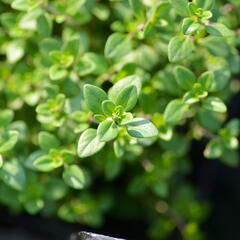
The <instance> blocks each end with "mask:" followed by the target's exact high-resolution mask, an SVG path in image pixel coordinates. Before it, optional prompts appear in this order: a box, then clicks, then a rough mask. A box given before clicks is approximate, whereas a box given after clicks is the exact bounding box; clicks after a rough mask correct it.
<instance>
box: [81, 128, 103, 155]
mask: <svg viewBox="0 0 240 240" xmlns="http://www.w3.org/2000/svg"><path fill="white" fill-rule="evenodd" d="M104 145H105V143H104V142H100V140H99V137H98V136H97V130H96V129H92V128H89V129H87V130H85V131H84V132H83V133H82V135H81V136H80V138H79V142H78V149H77V152H78V156H79V157H81V158H85V157H89V156H91V155H93V154H95V153H97V152H98V151H100V150H101V149H102V148H103V147H104Z"/></svg>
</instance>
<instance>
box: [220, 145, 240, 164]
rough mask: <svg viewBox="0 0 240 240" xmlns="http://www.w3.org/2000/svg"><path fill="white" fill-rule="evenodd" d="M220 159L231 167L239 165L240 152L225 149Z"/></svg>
mask: <svg viewBox="0 0 240 240" xmlns="http://www.w3.org/2000/svg"><path fill="white" fill-rule="evenodd" d="M220 161H221V162H223V163H224V164H226V165H228V166H229V167H238V166H239V152H238V151H236V150H230V149H224V151H223V154H222V156H221V158H220Z"/></svg>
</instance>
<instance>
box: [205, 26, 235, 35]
mask: <svg viewBox="0 0 240 240" xmlns="http://www.w3.org/2000/svg"><path fill="white" fill-rule="evenodd" d="M206 30H207V32H208V33H209V34H212V35H214V36H218V37H233V35H234V34H233V31H231V30H230V29H229V28H228V27H226V26H225V25H224V24H222V23H209V24H208V25H207V26H206Z"/></svg>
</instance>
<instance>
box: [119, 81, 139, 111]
mask: <svg viewBox="0 0 240 240" xmlns="http://www.w3.org/2000/svg"><path fill="white" fill-rule="evenodd" d="M137 100H138V95H137V88H136V87H135V86H133V85H132V86H129V87H126V88H124V89H122V90H121V91H120V92H119V94H118V95H117V96H116V99H114V103H115V104H116V105H117V106H118V105H120V106H123V109H124V110H125V111H129V110H131V109H132V108H134V106H135V105H136V103H137Z"/></svg>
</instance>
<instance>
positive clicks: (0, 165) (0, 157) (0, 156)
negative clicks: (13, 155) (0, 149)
mask: <svg viewBox="0 0 240 240" xmlns="http://www.w3.org/2000/svg"><path fill="white" fill-rule="evenodd" d="M2 165H3V158H2V155H1V154H0V168H1V167H2Z"/></svg>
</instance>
